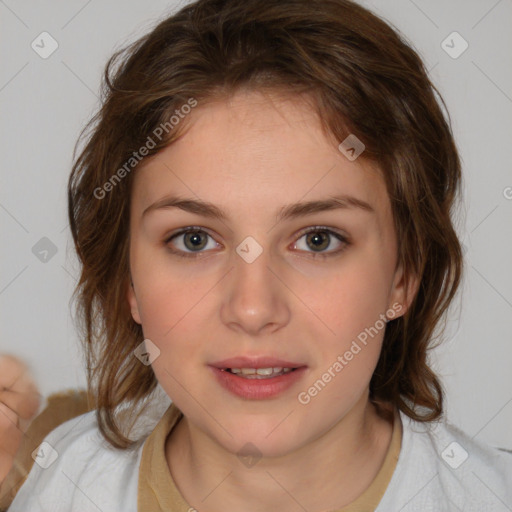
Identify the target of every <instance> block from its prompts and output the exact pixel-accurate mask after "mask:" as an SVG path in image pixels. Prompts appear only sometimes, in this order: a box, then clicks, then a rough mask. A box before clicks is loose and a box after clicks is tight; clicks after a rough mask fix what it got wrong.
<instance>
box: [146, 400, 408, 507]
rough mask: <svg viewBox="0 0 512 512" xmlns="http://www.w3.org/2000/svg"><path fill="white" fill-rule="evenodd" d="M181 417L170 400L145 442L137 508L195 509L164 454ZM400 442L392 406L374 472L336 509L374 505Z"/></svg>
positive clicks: (395, 456)
mask: <svg viewBox="0 0 512 512" xmlns="http://www.w3.org/2000/svg"><path fill="white" fill-rule="evenodd" d="M182 417H183V414H182V413H181V411H180V410H179V409H178V408H177V407H176V406H175V405H174V404H171V405H170V406H169V409H167V411H166V412H165V414H164V416H163V417H162V419H161V420H160V421H159V422H158V424H157V425H156V427H155V429H154V430H153V432H152V433H151V434H150V436H149V437H148V438H147V440H146V442H145V444H144V447H143V450H142V458H141V463H140V470H139V486H138V498H137V510H138V511H139V512H191V511H193V510H194V509H193V508H192V507H191V506H190V505H189V504H188V503H187V502H186V501H185V499H184V498H183V496H182V495H181V493H180V491H179V490H178V488H177V487H176V484H175V483H174V480H173V478H172V475H171V472H170V471H169V467H168V465H167V460H166V458H165V441H166V438H167V436H168V434H169V433H170V432H171V430H172V429H173V428H174V427H175V426H176V425H177V423H178V421H179V420H180V419H181V418H182ZM401 444H402V423H401V421H400V416H399V413H398V411H397V410H395V416H394V424H393V433H392V436H391V442H390V445H389V448H388V451H387V453H386V457H385V459H384V462H383V464H382V466H381V468H380V470H379V472H378V473H377V476H376V477H375V478H374V480H373V482H372V483H371V484H370V486H369V487H368V489H366V491H365V492H364V493H363V494H361V496H359V498H357V499H356V500H355V501H353V502H352V503H350V504H349V505H347V506H345V507H343V508H341V509H338V510H337V511H336V512H368V511H370V510H375V508H377V505H378V504H379V502H380V500H381V499H382V496H383V495H384V493H385V491H386V488H387V486H388V484H389V482H390V480H391V477H392V476H393V472H394V470H395V466H396V463H397V461H398V456H399V454H400V448H401Z"/></svg>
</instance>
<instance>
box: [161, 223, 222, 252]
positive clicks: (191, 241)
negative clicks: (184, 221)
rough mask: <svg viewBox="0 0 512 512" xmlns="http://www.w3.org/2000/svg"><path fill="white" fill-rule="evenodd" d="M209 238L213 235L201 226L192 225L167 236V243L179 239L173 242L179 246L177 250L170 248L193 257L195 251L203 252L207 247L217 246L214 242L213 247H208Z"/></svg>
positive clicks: (172, 250)
mask: <svg viewBox="0 0 512 512" xmlns="http://www.w3.org/2000/svg"><path fill="white" fill-rule="evenodd" d="M208 238H212V237H211V236H210V235H209V234H208V233H207V232H206V231H204V230H203V229H201V228H199V227H195V226H190V227H188V228H186V229H183V230H181V231H179V232H178V233H175V234H174V235H172V236H171V237H169V238H167V240H165V244H166V245H168V244H170V243H171V242H172V241H173V240H175V239H176V240H177V241H176V242H173V245H174V246H175V247H177V250H174V249H170V250H171V252H172V253H174V254H177V255H178V256H183V257H185V258H189V257H192V258H193V257H194V253H198V252H202V250H203V249H205V248H206V249H214V248H215V244H216V242H215V243H214V244H213V247H208ZM212 240H213V238H212ZM217 245H218V244H217Z"/></svg>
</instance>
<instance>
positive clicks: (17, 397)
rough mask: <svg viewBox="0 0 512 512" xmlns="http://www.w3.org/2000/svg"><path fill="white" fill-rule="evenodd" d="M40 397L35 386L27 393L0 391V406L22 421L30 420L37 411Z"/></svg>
mask: <svg viewBox="0 0 512 512" xmlns="http://www.w3.org/2000/svg"><path fill="white" fill-rule="evenodd" d="M40 403H41V397H40V395H39V393H38V392H37V389H36V388H35V386H34V387H33V388H32V389H30V390H29V391H25V392H22V393H20V392H17V391H10V390H4V391H0V405H2V404H3V405H6V406H7V407H8V408H9V409H10V410H11V411H13V412H14V413H15V414H17V415H18V416H19V417H20V418H22V419H24V420H30V419H32V418H33V417H34V416H35V415H36V414H37V411H38V410H39V405H40Z"/></svg>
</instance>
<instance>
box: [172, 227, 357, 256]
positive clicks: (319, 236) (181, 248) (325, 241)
mask: <svg viewBox="0 0 512 512" xmlns="http://www.w3.org/2000/svg"><path fill="white" fill-rule="evenodd" d="M208 238H210V239H211V240H212V241H213V243H212V244H211V245H212V246H211V247H208ZM302 239H305V243H306V245H307V246H306V248H305V249H304V248H301V247H299V246H300V245H301V244H300V241H301V240H302ZM333 239H335V240H336V242H337V243H338V247H339V248H338V249H337V250H331V251H328V252H326V251H325V249H328V248H329V247H331V245H332V240H333ZM174 240H176V241H174ZM171 242H172V245H174V247H176V248H177V250H174V249H171V252H173V253H174V254H177V255H178V256H183V257H194V256H195V254H194V253H202V252H204V251H203V249H215V247H216V245H217V246H218V245H219V244H217V243H216V242H215V241H214V240H213V238H212V237H211V235H209V234H208V233H207V232H206V231H204V230H203V229H201V228H196V227H189V228H186V229H184V230H182V231H180V232H178V233H175V234H174V235H172V236H171V237H169V238H167V239H166V240H165V244H166V245H168V244H170V243H171ZM348 244H349V242H348V240H347V239H346V238H345V237H344V236H343V235H341V234H339V233H337V232H335V231H332V230H331V229H328V228H323V227H314V228H311V229H309V230H308V231H305V232H303V233H302V235H301V236H300V237H299V238H298V240H297V242H296V243H295V245H294V248H297V249H299V250H301V251H305V252H311V253H312V256H313V257H316V256H320V257H327V256H329V255H332V254H337V253H339V252H341V251H342V250H343V249H344V248H345V247H346V246H347V245H348ZM340 246H341V247H340ZM308 248H309V249H311V248H313V250H312V251H310V250H308Z"/></svg>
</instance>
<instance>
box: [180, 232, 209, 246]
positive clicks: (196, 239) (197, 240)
mask: <svg viewBox="0 0 512 512" xmlns="http://www.w3.org/2000/svg"><path fill="white" fill-rule="evenodd" d="M188 241H190V242H191V244H192V245H190V244H189V243H187V242H188ZM185 245H186V246H187V248H188V249H192V250H194V249H202V248H203V247H204V246H205V240H203V241H202V243H201V235H200V234H199V231H192V232H190V233H186V236H185Z"/></svg>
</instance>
